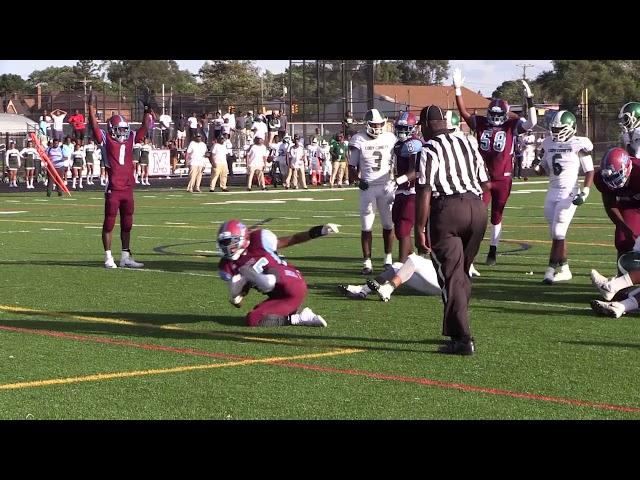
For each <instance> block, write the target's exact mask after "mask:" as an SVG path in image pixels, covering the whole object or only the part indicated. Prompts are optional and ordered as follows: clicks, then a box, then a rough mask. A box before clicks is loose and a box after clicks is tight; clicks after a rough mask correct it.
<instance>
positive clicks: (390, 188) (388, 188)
mask: <svg viewBox="0 0 640 480" xmlns="http://www.w3.org/2000/svg"><path fill="white" fill-rule="evenodd" d="M397 189H398V184H397V183H396V181H395V180H389V181H388V182H387V183H386V184H385V186H384V193H385V194H386V195H389V196H390V197H393V196H394V195H395V194H396V190H397Z"/></svg>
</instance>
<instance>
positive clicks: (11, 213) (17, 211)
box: [0, 210, 28, 215]
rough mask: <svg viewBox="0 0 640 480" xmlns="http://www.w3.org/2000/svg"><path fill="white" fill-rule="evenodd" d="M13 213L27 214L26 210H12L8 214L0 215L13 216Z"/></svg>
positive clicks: (0, 213) (1, 213)
mask: <svg viewBox="0 0 640 480" xmlns="http://www.w3.org/2000/svg"><path fill="white" fill-rule="evenodd" d="M14 213H28V212H27V210H14V211H10V212H0V215H13V214H14Z"/></svg>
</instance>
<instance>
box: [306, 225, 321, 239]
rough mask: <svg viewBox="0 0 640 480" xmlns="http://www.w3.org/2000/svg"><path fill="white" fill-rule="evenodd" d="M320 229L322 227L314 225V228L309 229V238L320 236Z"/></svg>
mask: <svg viewBox="0 0 640 480" xmlns="http://www.w3.org/2000/svg"><path fill="white" fill-rule="evenodd" d="M322 227H323V225H316V226H315V227H311V228H310V229H309V236H310V237H311V238H318V237H321V236H322Z"/></svg>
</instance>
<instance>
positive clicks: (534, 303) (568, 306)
mask: <svg viewBox="0 0 640 480" xmlns="http://www.w3.org/2000/svg"><path fill="white" fill-rule="evenodd" d="M491 301H496V300H491ZM497 301H498V302H502V303H518V304H520V305H534V306H536V307H557V308H570V309H572V310H591V307H574V306H571V305H560V304H556V303H537V302H521V301H519V300H497Z"/></svg>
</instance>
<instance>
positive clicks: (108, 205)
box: [102, 189, 134, 232]
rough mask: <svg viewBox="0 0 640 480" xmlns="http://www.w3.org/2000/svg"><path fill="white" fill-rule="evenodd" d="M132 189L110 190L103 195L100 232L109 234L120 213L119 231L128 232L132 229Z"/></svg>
mask: <svg viewBox="0 0 640 480" xmlns="http://www.w3.org/2000/svg"><path fill="white" fill-rule="evenodd" d="M133 210H134V208H133V189H129V190H112V191H111V193H109V192H106V193H105V194H104V222H103V223H102V231H103V232H110V231H112V230H113V227H114V226H115V224H116V217H117V216H118V212H120V231H121V232H130V231H131V227H133Z"/></svg>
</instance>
